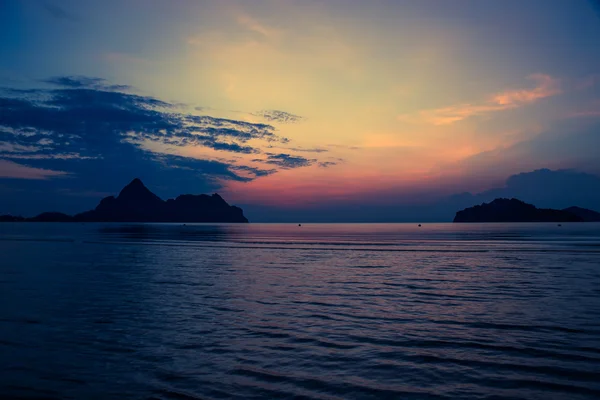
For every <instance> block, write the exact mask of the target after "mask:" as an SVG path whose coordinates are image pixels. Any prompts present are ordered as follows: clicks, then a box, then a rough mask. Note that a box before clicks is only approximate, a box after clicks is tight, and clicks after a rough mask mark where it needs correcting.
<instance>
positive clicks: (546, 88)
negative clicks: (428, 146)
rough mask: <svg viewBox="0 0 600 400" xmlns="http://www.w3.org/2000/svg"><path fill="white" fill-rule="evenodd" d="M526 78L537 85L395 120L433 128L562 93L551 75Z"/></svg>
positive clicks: (558, 84) (557, 82)
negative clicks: (482, 100) (422, 124)
mask: <svg viewBox="0 0 600 400" xmlns="http://www.w3.org/2000/svg"><path fill="white" fill-rule="evenodd" d="M529 79H531V80H533V81H535V82H536V86H535V87H533V88H528V89H511V90H506V91H503V92H500V93H497V94H495V95H493V96H492V97H491V98H490V100H488V101H486V102H483V103H480V104H470V103H466V104H458V105H454V106H448V107H442V108H436V109H432V110H423V111H420V112H419V113H418V114H417V115H402V116H400V117H398V119H399V120H400V121H405V122H425V123H429V124H433V125H450V124H453V123H455V122H459V121H462V120H465V119H467V118H471V117H476V116H481V115H484V114H488V113H492V112H497V111H504V110H509V109H513V108H518V107H522V106H525V105H527V104H531V103H534V102H536V101H538V100H540V99H544V98H546V97H551V96H555V95H557V94H559V93H561V89H560V82H559V81H558V80H557V79H554V78H552V77H551V76H550V75H545V74H534V75H530V76H529Z"/></svg>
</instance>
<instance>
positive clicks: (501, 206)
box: [454, 198, 600, 222]
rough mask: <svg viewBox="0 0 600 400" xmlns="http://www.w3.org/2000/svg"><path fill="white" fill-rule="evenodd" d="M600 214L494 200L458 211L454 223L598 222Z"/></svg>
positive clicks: (583, 209)
mask: <svg viewBox="0 0 600 400" xmlns="http://www.w3.org/2000/svg"><path fill="white" fill-rule="evenodd" d="M598 221H600V213H597V212H596V211H592V210H588V209H585V208H581V207H569V208H565V209H564V210H554V209H551V208H537V207H536V206H534V205H532V204H527V203H525V202H523V201H521V200H518V199H503V198H500V199H495V200H494V201H492V202H490V203H483V204H481V205H477V206H474V207H469V208H465V209H464V210H462V211H458V212H457V213H456V216H455V217H454V222H598Z"/></svg>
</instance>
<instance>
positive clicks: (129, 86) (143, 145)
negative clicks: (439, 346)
mask: <svg viewBox="0 0 600 400" xmlns="http://www.w3.org/2000/svg"><path fill="white" fill-rule="evenodd" d="M0 88H1V89H0V194H2V198H3V199H2V200H0V214H3V213H23V214H31V213H35V212H40V211H44V210H48V209H55V210H58V211H65V212H78V211H82V210H84V209H86V208H90V207H93V206H94V205H95V204H96V203H97V202H98V200H99V199H101V198H102V197H103V196H106V195H111V194H115V193H116V192H118V191H119V189H120V188H121V187H123V186H124V185H125V184H126V183H128V182H129V181H130V180H131V179H133V178H134V177H140V178H141V179H142V180H143V181H144V182H145V183H146V185H147V186H148V187H149V188H150V189H152V190H153V191H155V192H156V193H157V194H159V195H160V196H162V197H163V198H166V197H170V196H175V195H177V194H180V193H204V192H214V191H218V192H219V193H221V194H222V195H223V197H224V198H225V199H226V200H227V201H229V202H230V203H233V204H240V205H247V206H248V207H249V209H252V207H254V206H255V207H262V209H263V210H264V207H275V208H278V209H311V210H314V213H315V215H316V214H318V213H319V212H325V211H319V210H325V208H327V207H330V206H331V205H332V204H346V205H361V206H365V205H372V206H374V207H375V206H377V205H378V204H380V203H382V204H387V205H390V204H394V203H397V204H414V203H417V202H419V201H435V200H436V199H438V198H442V197H444V196H449V195H452V194H454V193H461V192H465V191H469V192H473V193H477V192H481V191H484V190H487V189H490V188H494V187H498V186H502V185H503V184H504V181H505V180H506V179H507V178H508V177H509V176H510V175H513V174H516V173H520V172H528V171H533V170H537V169H541V168H549V169H552V170H559V169H574V170H577V171H581V172H587V173H592V174H600V157H599V156H598V154H599V151H600V8H599V7H597V6H596V3H595V2H593V1H589V0H506V1H495V0H418V1H416V0H385V1H383V0H381V1H380V0H370V1H358V0H353V1H351V0H344V1H342V0H321V1H315V0H256V1H241V0H240V1H228V0H219V1H217V0H213V1H202V0H103V1H92V0H48V1H44V0H0ZM41 193H43V199H41V198H40V196H41ZM263 212H264V211H263ZM257 215H258V214H257Z"/></svg>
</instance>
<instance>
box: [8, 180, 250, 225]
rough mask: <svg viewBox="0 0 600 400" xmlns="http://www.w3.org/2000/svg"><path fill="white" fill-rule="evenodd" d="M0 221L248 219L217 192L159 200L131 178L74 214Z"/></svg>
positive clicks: (215, 220) (56, 213)
mask: <svg viewBox="0 0 600 400" xmlns="http://www.w3.org/2000/svg"><path fill="white" fill-rule="evenodd" d="M0 222H243V223H245V222H248V219H247V218H246V217H245V216H244V212H243V210H242V209H241V208H239V207H236V206H230V205H229V204H227V202H226V201H225V200H223V198H222V197H221V196H219V195H218V194H216V193H215V194H213V195H210V196H209V195H206V194H200V195H191V194H184V195H181V196H178V197H177V198H175V199H168V200H166V201H164V200H162V199H161V198H160V197H158V196H157V195H155V194H154V193H152V192H151V191H150V190H149V189H148V188H147V187H146V186H144V184H143V183H142V181H141V180H140V179H138V178H136V179H134V180H133V181H131V183H129V184H128V185H127V186H125V187H124V188H123V190H121V192H120V193H119V195H118V196H117V197H114V196H109V197H105V198H104V199H102V200H101V201H100V204H98V206H97V207H96V208H95V209H93V210H90V211H85V212H83V213H80V214H76V215H73V216H71V215H67V214H63V213H58V212H45V213H42V214H40V215H37V216H35V217H32V218H23V217H19V216H11V215H2V216H0Z"/></svg>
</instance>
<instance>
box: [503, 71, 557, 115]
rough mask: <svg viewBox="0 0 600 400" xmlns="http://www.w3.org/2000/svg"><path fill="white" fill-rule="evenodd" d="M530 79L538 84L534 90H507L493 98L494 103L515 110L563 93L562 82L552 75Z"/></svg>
mask: <svg viewBox="0 0 600 400" xmlns="http://www.w3.org/2000/svg"><path fill="white" fill-rule="evenodd" d="M529 79H531V80H534V81H535V82H536V83H537V85H536V86H535V87H534V88H532V89H517V90H507V91H505V92H502V93H498V94H496V95H495V96H494V97H493V98H492V102H493V103H494V104H497V105H500V106H506V107H507V108H514V107H519V106H521V105H525V104H529V103H533V102H535V101H537V100H540V99H544V98H546V97H551V96H555V95H557V94H559V93H561V90H560V82H559V81H558V80H557V79H554V78H552V77H551V76H550V75H545V74H534V75H531V76H529Z"/></svg>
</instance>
